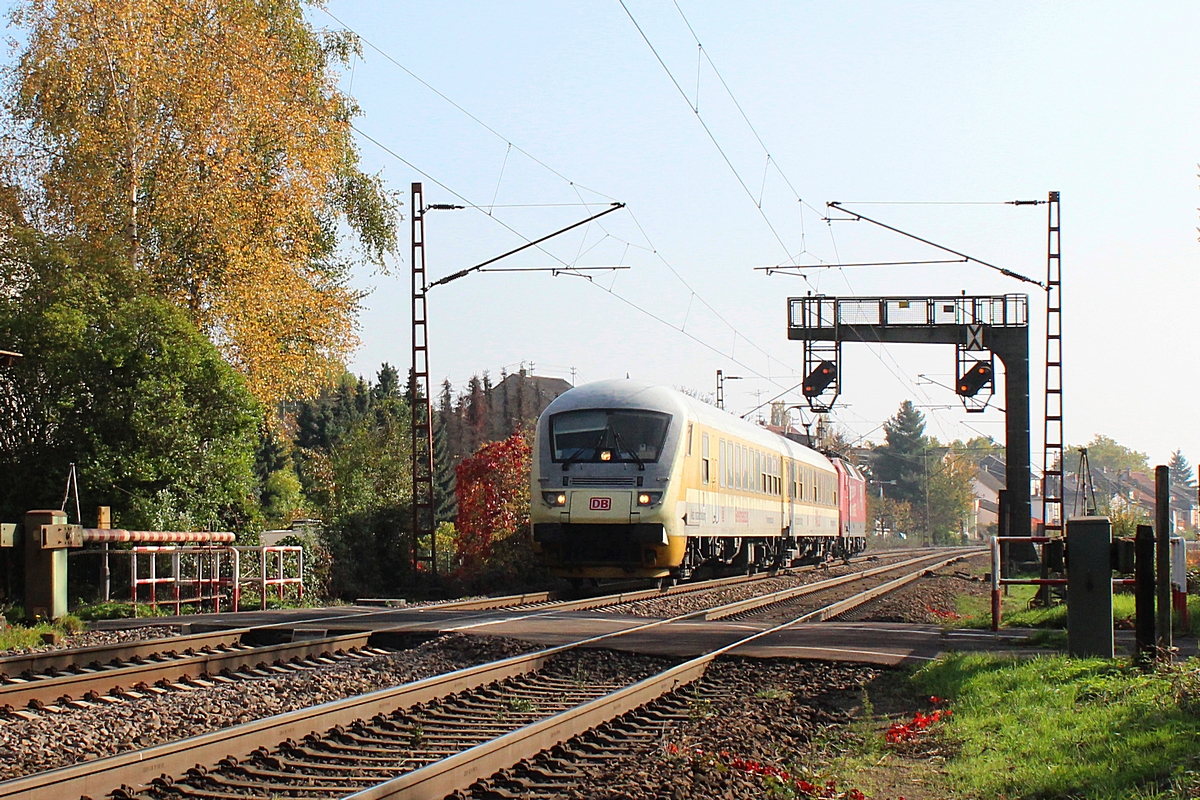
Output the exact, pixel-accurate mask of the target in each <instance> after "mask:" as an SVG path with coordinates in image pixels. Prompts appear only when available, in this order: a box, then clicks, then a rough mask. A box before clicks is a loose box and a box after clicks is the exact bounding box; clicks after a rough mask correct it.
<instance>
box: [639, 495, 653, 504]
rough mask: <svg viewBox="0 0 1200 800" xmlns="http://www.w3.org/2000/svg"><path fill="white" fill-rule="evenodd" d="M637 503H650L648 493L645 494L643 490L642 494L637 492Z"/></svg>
mask: <svg viewBox="0 0 1200 800" xmlns="http://www.w3.org/2000/svg"><path fill="white" fill-rule="evenodd" d="M638 505H639V506H648V505H650V495H648V494H646V493H645V492H643V493H642V494H639V495H638Z"/></svg>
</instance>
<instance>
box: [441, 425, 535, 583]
mask: <svg viewBox="0 0 1200 800" xmlns="http://www.w3.org/2000/svg"><path fill="white" fill-rule="evenodd" d="M531 454H532V448H531V447H530V443H529V440H528V439H527V438H526V436H525V434H524V433H522V432H518V433H515V434H513V435H512V436H510V437H508V438H507V439H504V440H503V441H500V442H492V443H491V444H485V445H484V446H483V447H481V448H479V450H478V451H477V452H476V453H475V455H473V456H468V457H467V458H464V459H463V460H462V462H461V463H460V464H459V465H458V467H457V468H456V475H457V478H458V488H457V493H458V522H457V525H456V528H457V529H458V542H457V547H458V554H459V557H460V558H461V560H462V569H463V572H464V573H467V574H470V573H472V572H476V571H478V570H480V569H482V568H483V567H485V566H486V565H487V563H488V561H489V559H490V558H491V556H492V552H493V547H494V545H495V544H496V543H497V542H500V541H503V540H505V539H508V538H510V537H513V536H519V535H527V531H528V529H529V471H530V467H531V464H532V460H531Z"/></svg>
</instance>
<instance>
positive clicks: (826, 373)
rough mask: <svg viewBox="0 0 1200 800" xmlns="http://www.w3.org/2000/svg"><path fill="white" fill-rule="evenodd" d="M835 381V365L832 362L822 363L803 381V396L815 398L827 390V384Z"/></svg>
mask: <svg viewBox="0 0 1200 800" xmlns="http://www.w3.org/2000/svg"><path fill="white" fill-rule="evenodd" d="M835 380H837V364H834V363H833V362H832V361H822V362H820V363H819V364H817V366H816V368H815V369H813V371H812V372H810V373H809V374H808V377H807V378H805V379H804V396H805V397H816V396H818V395H820V394H821V393H822V392H824V391H825V390H826V389H827V388H829V384H831V383H833V382H834V381H835Z"/></svg>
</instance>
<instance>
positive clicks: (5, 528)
mask: <svg viewBox="0 0 1200 800" xmlns="http://www.w3.org/2000/svg"><path fill="white" fill-rule="evenodd" d="M16 536H17V525H16V523H14V522H0V547H14V546H15V544H14V541H15V539H16Z"/></svg>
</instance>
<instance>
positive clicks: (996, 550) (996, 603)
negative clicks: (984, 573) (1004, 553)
mask: <svg viewBox="0 0 1200 800" xmlns="http://www.w3.org/2000/svg"><path fill="white" fill-rule="evenodd" d="M991 550H992V630H994V631H998V630H1000V538H999V537H997V536H993V537H992V547H991Z"/></svg>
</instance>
